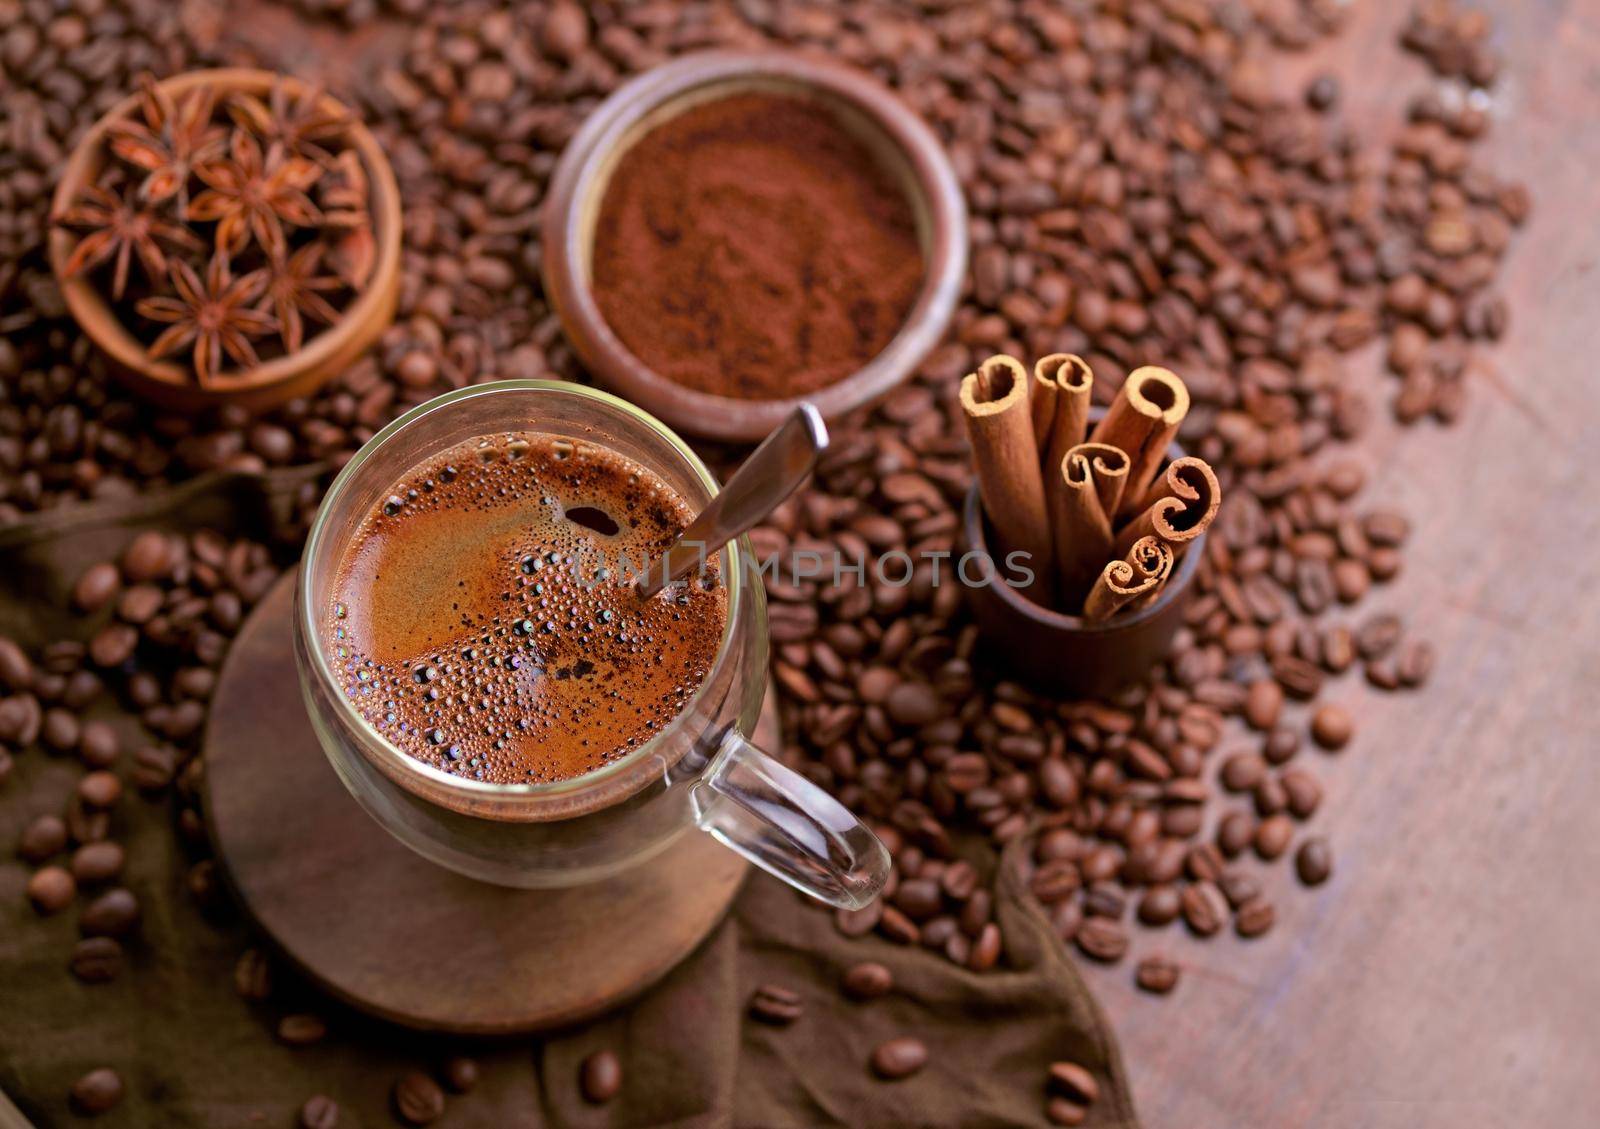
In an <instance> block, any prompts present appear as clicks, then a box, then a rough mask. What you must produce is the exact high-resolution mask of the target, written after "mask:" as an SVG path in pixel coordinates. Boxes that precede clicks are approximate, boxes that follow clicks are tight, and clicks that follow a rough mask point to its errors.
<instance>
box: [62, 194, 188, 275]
mask: <svg viewBox="0 0 1600 1129" xmlns="http://www.w3.org/2000/svg"><path fill="white" fill-rule="evenodd" d="M56 222H57V223H58V224H60V225H62V226H63V227H70V228H75V229H77V230H79V231H83V232H84V233H85V234H84V236H83V238H82V239H80V240H78V245H77V246H76V247H74V248H73V250H72V254H71V255H70V256H68V258H67V261H66V263H65V264H63V266H62V269H61V272H62V274H64V275H65V276H66V277H68V278H74V277H76V276H77V275H78V274H80V273H82V272H83V271H86V270H91V269H93V268H94V267H97V266H99V265H100V264H101V263H103V262H105V261H106V260H108V259H114V266H113V267H112V272H111V297H112V300H114V301H115V300H117V299H120V298H121V297H122V294H123V291H125V290H126V289H127V286H128V262H129V260H130V259H131V258H132V257H133V256H134V255H137V256H138V257H139V263H140V265H142V266H143V267H144V272H145V274H146V276H148V277H149V279H150V280H151V281H152V282H156V281H159V280H161V279H163V278H165V277H166V274H167V256H166V252H164V251H163V250H162V249H161V243H162V242H163V241H165V242H166V243H167V244H168V245H170V246H175V247H183V248H186V249H187V250H191V251H199V250H202V249H203V248H204V246H205V245H204V244H203V243H201V241H200V240H199V239H197V238H195V236H194V233H193V232H191V231H190V230H189V229H188V228H186V227H184V226H183V225H182V224H177V223H172V222H170V221H168V220H164V219H162V218H161V217H160V216H159V215H157V214H156V213H155V212H153V211H151V210H150V209H148V208H143V207H140V206H139V205H138V204H137V203H136V202H135V200H134V194H133V193H124V194H121V195H119V194H118V193H116V192H113V191H112V190H111V189H109V188H104V187H101V186H100V185H97V184H92V185H90V186H88V187H87V188H85V189H84V190H83V196H82V197H80V198H79V200H78V201H77V203H75V204H73V205H72V207H70V208H68V209H67V210H66V211H65V212H63V213H61V215H59V216H58V217H56Z"/></svg>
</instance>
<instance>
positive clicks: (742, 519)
mask: <svg viewBox="0 0 1600 1129" xmlns="http://www.w3.org/2000/svg"><path fill="white" fill-rule="evenodd" d="M827 446H828V428H827V426H826V425H825V424H824V423H823V422H822V414H821V413H820V412H818V411H817V409H816V408H815V407H813V406H812V405H810V404H801V405H800V406H799V407H797V408H795V410H794V412H793V413H791V414H790V416H789V418H788V419H786V420H784V421H783V423H782V424H780V425H779V427H778V429H777V430H776V431H774V432H773V433H772V434H771V435H769V436H767V437H766V439H764V440H762V442H761V446H759V447H757V448H756V449H755V451H754V452H753V453H752V454H751V456H750V457H749V458H748V459H746V460H745V462H744V465H743V466H742V467H740V468H739V469H738V471H737V472H736V473H735V474H734V476H733V477H732V478H730V479H729V480H728V484H727V485H726V486H724V487H723V488H722V490H721V491H720V492H719V493H718V494H717V495H716V496H715V497H714V498H712V499H711V502H710V504H708V505H707V506H706V508H705V509H703V510H701V511H700V516H698V517H697V518H695V519H694V520H693V521H692V522H690V523H689V528H688V529H685V530H684V531H683V533H682V535H681V536H679V538H678V539H677V540H676V541H674V542H673V543H672V547H671V548H669V549H668V550H667V551H666V552H665V553H664V554H662V556H661V557H660V559H658V560H656V561H654V562H652V563H651V565H650V567H649V568H648V569H647V570H646V571H645V573H644V575H643V576H642V577H640V578H639V582H638V584H637V585H636V587H637V590H638V593H639V597H640V599H645V600H648V599H649V598H650V597H651V596H654V595H655V594H656V593H657V592H659V591H661V589H663V588H665V587H666V586H667V585H668V584H669V583H671V582H672V581H674V580H677V579H678V578H679V577H681V576H684V575H685V574H687V573H689V572H690V571H692V570H693V569H695V568H696V567H697V566H699V565H700V564H701V563H702V562H704V561H706V560H708V559H710V557H711V556H712V554H714V553H715V552H717V550H719V549H721V548H722V546H724V545H726V544H727V543H728V542H729V541H732V540H733V539H734V538H735V537H738V536H739V535H740V534H742V533H747V532H749V531H750V530H751V529H752V528H754V527H755V526H756V525H759V524H760V523H761V521H762V519H763V518H765V517H766V516H767V515H768V514H770V513H771V512H772V511H773V510H775V509H777V508H778V506H779V505H781V504H782V503H783V501H784V499H786V498H788V497H789V495H791V494H793V493H794V492H795V491H796V490H798V489H800V487H801V486H802V485H803V484H804V483H805V480H806V479H807V478H808V477H810V475H811V472H812V471H813V470H815V469H816V465H817V457H818V456H819V455H821V454H822V452H823V450H824V449H826V448H827Z"/></svg>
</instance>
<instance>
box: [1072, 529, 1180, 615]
mask: <svg viewBox="0 0 1600 1129" xmlns="http://www.w3.org/2000/svg"><path fill="white" fill-rule="evenodd" d="M1172 565H1173V552H1172V546H1171V545H1168V544H1167V543H1166V542H1164V541H1162V540H1161V539H1160V538H1158V537H1141V538H1140V539H1139V540H1137V541H1135V542H1134V543H1133V545H1132V546H1131V547H1130V548H1129V550H1128V554H1127V556H1126V557H1124V558H1122V559H1119V560H1114V561H1112V562H1111V563H1110V564H1108V565H1106V567H1105V568H1104V569H1102V570H1101V572H1100V578H1099V579H1098V580H1096V581H1095V585H1094V587H1093V588H1092V589H1090V591H1089V596H1088V598H1087V599H1086V600H1084V602H1083V618H1084V619H1086V620H1088V621H1089V622H1091V623H1098V622H1099V621H1101V620H1104V619H1110V618H1111V617H1112V616H1113V615H1115V614H1117V612H1119V611H1121V610H1122V609H1123V608H1127V607H1132V606H1135V605H1142V604H1144V603H1146V602H1148V601H1149V600H1151V599H1154V598H1155V595H1156V593H1157V592H1159V591H1160V590H1161V586H1162V585H1163V584H1165V583H1166V582H1167V578H1168V577H1169V576H1171V575H1172Z"/></svg>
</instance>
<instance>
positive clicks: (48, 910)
mask: <svg viewBox="0 0 1600 1129" xmlns="http://www.w3.org/2000/svg"><path fill="white" fill-rule="evenodd" d="M77 894H78V884H77V882H75V881H74V880H73V878H72V875H71V873H69V872H68V871H67V870H65V869H63V868H62V867H59V866H46V867H43V868H41V869H39V870H36V871H34V872H33V876H32V877H31V878H29V879H28V901H30V902H32V903H33V908H34V909H35V910H37V911H38V912H39V913H40V915H42V916H45V917H48V916H50V915H51V914H54V913H60V912H61V911H62V910H64V909H66V908H67V907H68V906H69V905H71V904H72V899H73V898H75V897H76V896H77Z"/></svg>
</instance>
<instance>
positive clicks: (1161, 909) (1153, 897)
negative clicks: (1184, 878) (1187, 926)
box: [1139, 885, 1183, 926]
mask: <svg viewBox="0 0 1600 1129" xmlns="http://www.w3.org/2000/svg"><path fill="white" fill-rule="evenodd" d="M1181 912H1183V899H1182V897H1181V896H1180V895H1179V893H1178V888H1177V887H1176V886H1168V885H1160V886H1151V887H1150V888H1149V889H1148V890H1146V891H1145V892H1144V895H1143V896H1142V897H1141V898H1140V899H1139V920H1140V921H1142V922H1144V923H1145V924H1146V925H1155V926H1161V925H1167V924H1170V923H1171V922H1173V921H1175V920H1177V917H1178V914H1180V913H1181Z"/></svg>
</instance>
